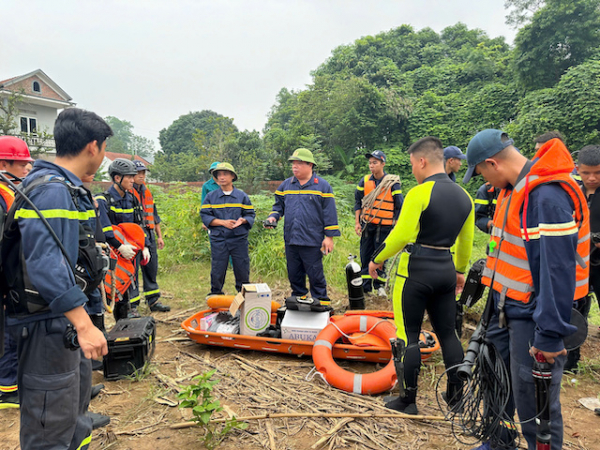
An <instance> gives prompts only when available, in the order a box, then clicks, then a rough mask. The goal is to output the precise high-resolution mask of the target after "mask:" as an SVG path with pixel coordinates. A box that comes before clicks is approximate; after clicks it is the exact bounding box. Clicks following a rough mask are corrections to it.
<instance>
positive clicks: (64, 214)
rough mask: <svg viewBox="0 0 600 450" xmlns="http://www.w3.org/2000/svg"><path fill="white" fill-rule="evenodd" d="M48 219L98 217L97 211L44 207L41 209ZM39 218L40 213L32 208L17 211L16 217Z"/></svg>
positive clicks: (86, 218) (87, 218)
mask: <svg viewBox="0 0 600 450" xmlns="http://www.w3.org/2000/svg"><path fill="white" fill-rule="evenodd" d="M40 212H41V213H42V216H44V218H46V219H69V220H82V221H83V220H89V219H92V218H94V217H96V211H93V210H87V211H70V210H68V209H42V210H41V211H40ZM21 218H22V219H39V218H40V216H39V214H38V213H37V212H36V211H34V210H32V209H23V208H21V209H19V210H17V212H15V219H21Z"/></svg>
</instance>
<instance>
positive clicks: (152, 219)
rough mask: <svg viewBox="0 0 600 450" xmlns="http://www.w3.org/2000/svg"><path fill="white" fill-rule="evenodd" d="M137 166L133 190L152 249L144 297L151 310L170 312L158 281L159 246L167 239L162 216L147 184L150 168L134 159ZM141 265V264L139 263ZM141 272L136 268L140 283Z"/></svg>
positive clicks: (145, 271) (146, 266)
mask: <svg viewBox="0 0 600 450" xmlns="http://www.w3.org/2000/svg"><path fill="white" fill-rule="evenodd" d="M133 163H134V164H135V168H136V169H137V175H135V176H134V177H133V189H132V190H131V192H132V193H133V195H134V196H135V198H136V199H137V200H138V202H139V204H140V205H141V206H142V210H143V214H144V221H143V228H144V231H145V233H146V236H147V237H148V240H149V241H150V242H149V245H148V250H149V251H150V261H149V262H148V263H147V264H142V265H141V266H142V277H143V280H144V297H145V298H146V303H148V307H149V308H150V311H153V312H154V311H160V312H168V311H171V307H170V306H168V305H165V304H163V303H162V302H161V301H160V300H159V299H160V289H159V287H158V283H157V281H156V276H157V275H158V252H157V248H158V249H160V250H162V249H163V248H164V246H165V241H164V240H163V237H162V231H161V229H160V217H159V215H158V212H157V211H156V205H155V204H154V198H153V197H152V193H151V192H150V189H148V187H147V186H146V171H147V170H148V168H147V167H146V166H145V165H144V163H143V162H141V161H133ZM138 259H139V260H140V261H139V262H141V255H140V254H138ZM138 266H140V264H138ZM138 275H139V272H138V271H137V270H136V273H135V283H136V285H138V291H139V284H138ZM139 304H140V299H139V298H138V299H137V300H135V301H132V303H131V305H132V306H133V307H135V308H137V307H138V305H139Z"/></svg>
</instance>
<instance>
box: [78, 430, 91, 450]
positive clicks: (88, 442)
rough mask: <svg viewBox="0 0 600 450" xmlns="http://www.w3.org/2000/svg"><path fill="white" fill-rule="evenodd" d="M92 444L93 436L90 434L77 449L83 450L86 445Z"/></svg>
mask: <svg viewBox="0 0 600 450" xmlns="http://www.w3.org/2000/svg"><path fill="white" fill-rule="evenodd" d="M90 442H92V434H91V433H90V434H89V436H88V437H86V438H85V439H84V440H83V441H81V444H79V447H77V450H82V449H83V448H84V447H85V446H86V445H90Z"/></svg>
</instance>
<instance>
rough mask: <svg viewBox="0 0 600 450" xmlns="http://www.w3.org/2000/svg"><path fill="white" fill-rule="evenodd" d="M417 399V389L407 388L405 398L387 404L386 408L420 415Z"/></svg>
mask: <svg viewBox="0 0 600 450" xmlns="http://www.w3.org/2000/svg"><path fill="white" fill-rule="evenodd" d="M416 399H417V388H406V389H405V391H404V396H403V397H398V398H396V399H395V400H392V401H391V402H387V403H386V404H385V407H386V408H388V409H393V410H394V411H398V412H401V413H404V414H411V415H417V414H419V410H418V409H417V404H416V403H415V402H416Z"/></svg>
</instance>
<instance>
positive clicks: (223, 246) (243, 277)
mask: <svg viewBox="0 0 600 450" xmlns="http://www.w3.org/2000/svg"><path fill="white" fill-rule="evenodd" d="M212 175H213V177H214V178H215V180H217V183H218V184H219V188H218V189H216V190H214V191H212V192H209V193H208V194H207V196H206V198H205V199H204V202H203V203H202V208H201V209H200V216H201V217H202V223H203V224H204V225H205V226H206V227H207V228H208V232H209V233H210V251H211V271H210V294H209V296H211V295H219V294H223V285H224V284H225V275H226V273H227V263H228V261H229V258H230V257H231V262H232V265H233V274H234V276H235V289H236V290H237V291H238V292H240V291H241V290H242V285H243V284H246V283H249V282H250V255H249V253H248V233H249V232H250V229H251V228H252V225H254V216H255V212H254V207H253V206H252V203H251V202H250V198H249V197H248V196H247V195H246V193H245V192H243V191H240V190H239V189H237V188H235V187H234V186H233V182H234V181H236V180H237V174H236V173H235V170H234V168H233V166H232V165H231V164H229V163H219V164H217V166H216V167H215V168H214V170H213V173H212Z"/></svg>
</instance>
